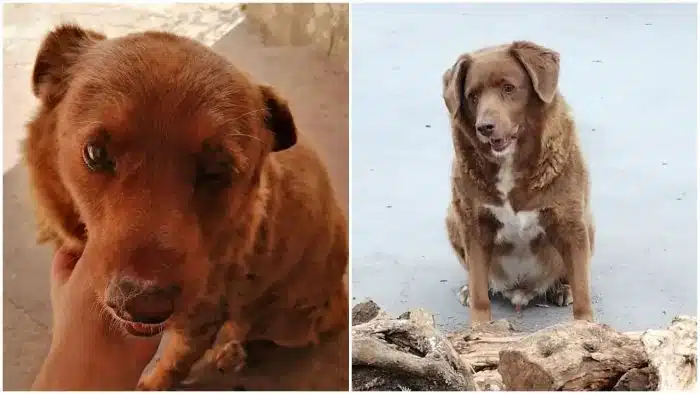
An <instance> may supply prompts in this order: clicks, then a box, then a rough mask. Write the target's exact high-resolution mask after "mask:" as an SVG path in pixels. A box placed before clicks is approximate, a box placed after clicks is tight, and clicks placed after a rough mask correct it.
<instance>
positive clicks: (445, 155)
mask: <svg viewBox="0 0 700 394" xmlns="http://www.w3.org/2000/svg"><path fill="white" fill-rule="evenodd" d="M695 14H696V6H695V5H680V6H669V5H624V6H613V5H597V6H591V5H567V6H562V5H544V6H543V5H471V6H462V5H391V6H385V5H354V6H353V7H352V32H353V38H352V73H353V79H352V84H353V85H352V92H353V97H352V113H353V116H352V146H353V177H352V180H353V184H352V187H353V207H352V208H353V212H352V214H353V215H352V216H353V228H352V237H353V238H352V248H353V257H352V258H353V271H352V289H353V299H354V301H355V302H359V301H361V300H363V299H364V298H365V297H371V298H373V299H374V300H375V301H377V302H378V303H379V304H380V305H382V306H383V307H384V308H386V309H387V310H389V311H390V312H392V313H400V312H403V311H405V310H406V309H407V308H411V307H417V306H422V307H425V308H428V309H429V310H431V311H433V312H435V313H437V314H438V315H437V320H438V323H439V324H440V325H441V326H443V327H444V328H446V329H450V330H452V329H457V328H460V327H463V326H464V325H465V324H466V322H467V321H468V312H467V310H466V309H465V308H464V307H462V306H461V305H460V304H459V303H458V301H457V297H456V295H455V294H456V292H457V290H458V289H459V287H460V286H462V285H463V284H464V282H465V281H466V275H465V273H464V271H463V270H462V268H461V267H460V266H459V264H458V262H457V259H456V257H455V256H454V255H453V253H452V251H451V249H450V246H449V244H448V242H447V239H446V235H445V230H444V224H443V223H444V221H443V220H444V219H443V218H444V214H445V210H446V207H447V203H448V201H449V181H448V177H449V168H450V160H451V157H452V146H451V138H450V132H449V125H448V117H447V114H446V111H445V109H444V107H443V102H442V98H441V75H442V72H443V71H444V70H445V69H446V68H447V67H450V66H451V65H452V63H453V62H454V60H455V59H456V57H457V56H458V55H459V54H460V53H462V52H467V51H471V50H474V49H477V48H480V47H482V46H486V45H491V44H499V43H503V42H508V41H512V40H517V39H530V40H533V41H536V42H539V43H541V44H543V45H546V46H549V47H551V48H554V49H556V50H558V51H560V53H561V56H562V57H561V59H562V60H561V61H562V74H561V81H560V82H561V84H560V87H561V90H562V92H563V93H564V95H565V96H566V97H567V99H568V100H569V102H570V104H572V106H573V108H574V113H575V115H576V118H577V122H578V127H579V130H580V135H581V139H582V143H583V146H584V150H585V154H586V155H587V157H588V161H589V164H590V168H591V172H592V178H593V206H594V211H595V214H596V222H597V228H598V232H597V237H596V239H597V251H596V254H595V256H594V258H593V262H592V275H591V276H592V286H593V289H592V290H593V295H594V308H595V312H596V314H597V318H598V320H600V321H602V322H605V323H609V324H611V325H612V326H614V327H615V328H617V329H621V330H641V329H645V328H651V327H663V326H665V325H666V324H668V323H669V322H670V320H671V318H672V317H673V316H674V315H676V314H680V313H684V314H696V310H697V301H696V300H697V287H696V280H697V255H696V246H697V245H696V108H697V102H696V90H695V89H696V83H697V81H696V70H697V64H696V16H695ZM570 314H571V311H570V309H567V308H556V307H552V308H529V309H526V310H525V311H524V314H523V316H522V317H521V318H516V315H515V313H514V312H513V311H512V309H511V307H508V306H505V305H502V304H495V305H494V316H495V317H496V318H502V317H505V318H512V319H515V324H516V325H518V326H520V327H522V328H524V329H536V328H540V327H543V326H546V325H549V324H551V323H554V322H556V321H561V320H564V319H569V318H570Z"/></svg>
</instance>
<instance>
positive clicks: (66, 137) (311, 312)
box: [24, 25, 348, 390]
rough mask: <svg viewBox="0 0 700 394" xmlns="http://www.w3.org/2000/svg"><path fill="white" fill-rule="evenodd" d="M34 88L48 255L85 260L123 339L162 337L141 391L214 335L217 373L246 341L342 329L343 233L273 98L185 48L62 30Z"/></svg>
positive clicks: (29, 145) (287, 340) (191, 44)
mask: <svg viewBox="0 0 700 394" xmlns="http://www.w3.org/2000/svg"><path fill="white" fill-rule="evenodd" d="M32 83H33V90H34V93H35V95H36V96H37V97H38V98H39V99H40V102H41V106H40V108H39V111H38V114H37V115H36V116H35V117H34V119H33V120H32V121H31V122H30V123H29V124H28V131H29V136H28V138H27V140H26V141H25V148H24V149H25V155H26V162H27V164H28V166H29V169H30V177H31V184H32V189H33V193H34V199H35V201H36V203H37V212H38V218H39V225H40V237H41V238H40V239H41V241H52V242H54V243H55V245H56V247H60V246H63V247H66V248H69V249H70V250H72V251H73V252H75V253H79V254H81V255H82V257H81V260H80V264H89V265H90V267H91V272H92V281H91V283H89V285H90V286H91V287H92V289H93V290H94V291H95V294H96V296H97V298H98V300H99V302H100V304H101V305H102V306H103V309H104V311H106V312H108V313H109V315H110V316H111V318H112V319H114V321H115V322H117V323H118V325H119V326H120V327H122V328H123V329H124V331H125V333H128V334H131V335H141V336H150V335H155V334H158V333H159V332H161V331H163V330H168V331H169V332H170V333H171V340H170V341H169V342H168V344H167V346H166V348H165V349H164V352H163V355H162V357H161V359H160V360H159V361H158V362H157V364H156V366H155V368H154V371H153V373H152V374H150V375H148V376H146V377H144V378H143V379H142V381H141V382H140V384H139V388H141V389H151V390H157V389H168V388H172V387H174V386H175V385H177V384H178V383H179V382H180V381H181V380H182V379H184V378H185V377H186V376H187V374H188V372H189V370H190V368H191V366H192V365H193V363H195V362H196V361H197V360H198V359H200V358H201V357H202V355H203V354H204V353H205V351H206V350H207V349H209V348H210V347H211V346H212V343H213V341H214V339H215V337H216V336H217V334H219V335H222V336H223V337H224V338H226V339H227V340H228V344H227V345H225V346H223V347H221V348H219V349H215V352H214V357H215V359H216V360H217V362H218V364H217V365H218V366H219V367H220V368H222V369H226V368H240V367H241V366H242V365H243V361H244V349H243V346H242V345H243V344H244V343H245V342H246V341H251V340H257V339H260V340H269V341H273V342H275V343H277V344H279V345H281V346H288V347H297V346H306V345H308V344H313V343H315V342H317V341H318V340H319V335H321V334H323V333H326V332H331V331H335V330H337V329H342V328H344V327H347V324H348V300H347V292H346V289H345V285H344V284H343V274H344V273H345V270H346V267H347V263H348V245H347V220H346V218H345V216H344V213H343V212H342V210H341V208H340V207H339V206H338V203H337V202H336V199H335V196H334V193H333V191H332V188H331V186H330V180H329V177H328V174H327V172H326V170H325V167H324V165H323V164H322V163H321V161H320V159H319V157H318V156H317V155H316V153H315V152H314V151H313V150H312V149H311V148H310V147H309V146H307V145H306V144H304V143H303V141H301V140H299V141H298V142H297V130H296V127H295V124H294V120H293V118H292V115H291V113H290V111H289V108H288V106H287V103H286V102H285V101H284V100H283V99H282V98H280V97H279V96H278V95H277V94H276V93H275V92H274V91H273V90H272V89H271V88H270V87H267V86H261V85H258V84H255V83H253V82H251V80H250V79H249V78H248V77H247V76H246V75H244V74H243V73H242V72H240V71H238V70H237V69H236V68H235V67H234V66H232V65H231V64H230V63H229V62H228V61H227V60H226V59H224V58H223V57H221V56H219V55H217V54H216V53H214V52H213V51H211V50H210V49H208V48H207V47H205V46H203V45H200V44H198V43H196V42H195V41H192V40H189V39H186V38H182V37H178V36H175V35H172V34H167V33H159V32H146V33H142V34H133V35H128V36H125V37H121V38H115V39H107V38H106V37H105V36H104V35H102V34H100V33H96V32H93V31H89V30H84V29H82V28H80V27H78V26H71V25H66V26H61V27H58V28H56V29H55V30H54V31H52V32H51V33H50V34H48V36H47V37H46V38H45V40H44V42H43V45H42V46H41V49H40V50H39V53H38V56H37V58H36V62H35V65H34V71H33V75H32ZM339 351H346V349H339ZM280 389H284V388H280ZM338 389H347V388H346V387H339V388H338Z"/></svg>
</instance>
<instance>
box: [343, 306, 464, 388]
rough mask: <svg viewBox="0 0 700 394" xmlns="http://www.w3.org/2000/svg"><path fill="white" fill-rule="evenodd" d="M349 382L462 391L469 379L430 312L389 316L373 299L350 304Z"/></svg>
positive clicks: (418, 310)
mask: <svg viewBox="0 0 700 394" xmlns="http://www.w3.org/2000/svg"><path fill="white" fill-rule="evenodd" d="M352 336H353V340H352V387H353V390H357V391H389V390H411V391H464V390H473V389H474V384H473V381H472V380H471V374H470V372H469V371H468V370H467V367H466V366H465V365H464V363H462V361H461V360H460V358H459V356H458V355H457V353H456V352H455V350H454V348H453V347H452V345H451V344H450V342H449V340H448V339H447V337H446V336H445V335H443V334H442V333H441V332H440V331H438V330H437V329H436V328H435V322H434V320H433V316H432V314H430V313H428V312H426V311H424V310H421V309H416V310H412V311H410V312H408V313H405V314H403V315H401V316H399V318H398V319H392V318H390V317H389V316H388V315H386V314H385V313H383V312H382V311H380V310H379V308H378V307H377V306H376V304H374V303H373V302H371V301H370V302H367V303H363V304H360V305H358V306H356V307H355V308H353V327H352Z"/></svg>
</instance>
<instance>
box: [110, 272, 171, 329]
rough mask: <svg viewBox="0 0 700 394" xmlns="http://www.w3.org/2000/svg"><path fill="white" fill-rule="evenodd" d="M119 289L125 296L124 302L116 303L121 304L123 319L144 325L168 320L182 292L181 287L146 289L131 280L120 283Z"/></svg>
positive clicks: (153, 287)
mask: <svg viewBox="0 0 700 394" xmlns="http://www.w3.org/2000/svg"><path fill="white" fill-rule="evenodd" d="M117 287H118V288H119V292H120V294H122V295H123V298H122V302H121V303H119V302H117V303H116V304H117V305H119V304H121V308H120V309H121V310H120V311H119V312H121V313H120V315H121V317H122V318H123V319H125V320H129V321H132V322H135V323H143V324H160V323H163V322H164V321H166V320H168V318H169V317H170V316H171V315H172V314H173V311H174V309H175V298H176V297H177V296H178V295H179V294H180V292H181V289H180V287H179V286H168V287H160V286H150V287H145V288H144V287H141V286H139V285H138V284H137V283H136V282H134V281H131V280H129V279H123V280H121V281H119V283H118V285H117ZM108 305H109V303H108ZM110 306H111V305H110Z"/></svg>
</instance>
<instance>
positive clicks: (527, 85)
mask: <svg viewBox="0 0 700 394" xmlns="http://www.w3.org/2000/svg"><path fill="white" fill-rule="evenodd" d="M558 77H559V54H558V53H556V52H554V51H552V50H550V49H547V48H544V47H541V46H539V45H536V44H534V43H531V42H525V41H520V42H514V43H512V44H508V45H503V46H498V47H492V48H485V49H483V50H480V51H477V52H473V53H469V54H464V55H462V56H460V57H459V59H458V60H457V62H456V63H455V65H454V66H453V67H452V68H450V69H448V70H447V71H446V72H445V74H444V75H443V97H444V100H445V104H446V106H447V109H448V111H449V114H450V118H451V124H452V136H453V144H454V149H455V157H454V160H453V167H452V201H451V203H450V205H449V208H448V214H447V219H446V224H447V232H448V237H449V240H450V242H451V244H452V246H453V248H454V250H455V252H456V254H457V255H458V257H459V259H460V262H461V263H462V265H463V266H464V267H465V268H466V269H467V270H468V273H469V278H468V279H469V286H468V299H469V301H468V304H469V307H470V314H471V317H472V322H474V323H479V322H484V321H488V320H490V319H491V306H490V300H489V282H490V281H491V282H492V283H493V281H499V280H500V281H504V280H506V278H504V276H505V275H506V272H507V271H508V270H509V269H513V268H514V267H506V266H504V265H503V264H506V260H505V259H502V257H503V256H504V255H507V254H508V253H509V252H510V251H511V250H512V245H509V244H508V243H507V242H501V241H499V239H497V234H498V232H499V230H501V229H502V228H503V227H504V223H502V222H501V221H499V220H498V219H497V217H496V215H495V214H494V213H493V212H495V211H493V210H492V209H487V207H488V206H491V207H494V206H495V207H501V206H506V204H507V203H510V205H511V206H512V212H515V213H516V214H517V213H521V212H525V211H530V212H532V211H534V212H537V213H536V214H535V215H536V216H535V217H536V219H535V220H537V221H538V222H539V225H540V226H541V228H542V230H543V231H542V232H541V233H540V234H539V235H537V236H536V238H534V239H533V240H532V241H531V242H530V244H529V247H530V248H531V250H532V255H534V256H535V260H536V261H537V264H539V267H537V270H538V271H539V274H538V275H536V277H534V278H528V279H527V280H524V281H522V282H521V283H515V287H516V288H515V289H511V290H508V291H512V290H517V287H521V290H522V291H524V292H530V293H528V294H530V295H532V294H534V293H535V292H537V293H541V292H542V291H544V290H548V289H549V290H551V289H552V287H553V286H555V285H556V284H557V283H563V286H565V288H566V289H567V290H568V289H570V294H569V296H573V304H574V305H573V314H574V318H575V319H586V320H592V318H593V314H592V307H591V297H590V285H589V261H590V258H591V254H592V252H593V243H594V233H595V231H594V225H593V218H592V214H591V210H590V205H589V193H590V192H589V189H590V187H589V175H588V171H587V169H586V164H585V161H584V158H583V155H582V153H581V149H580V147H579V142H578V136H577V133H576V129H575V126H574V121H573V119H572V116H571V115H570V112H569V107H568V105H567V104H566V102H565V100H564V98H563V97H562V96H561V94H560V93H559V91H558V89H557V83H558ZM506 84H511V85H512V86H510V87H505V85H506ZM484 118H488V119H489V120H490V121H492V123H494V124H495V125H496V127H495V133H496V134H498V136H499V137H505V138H508V139H509V138H513V140H512V141H513V144H514V146H515V151H514V154H513V156H512V167H511V168H512V174H513V181H514V183H513V184H512V186H513V187H512V189H511V190H510V191H509V192H506V193H505V195H504V193H503V192H502V191H499V189H498V188H497V184H498V182H499V180H500V178H499V171H500V170H501V169H502V168H503V167H502V166H503V165H505V164H503V163H504V161H503V159H502V158H500V159H499V158H498V157H496V155H495V154H494V153H493V152H492V150H491V145H490V141H491V140H489V142H485V141H484V140H485V138H483V136H481V135H478V134H477V133H478V132H477V130H476V125H477V123H479V122H482V120H483V119H484ZM482 123H483V122H482ZM521 231H523V230H522V229H521ZM509 263H510V264H517V263H518V262H514V261H512V260H511V261H509ZM516 269H517V268H516ZM512 279H513V278H511V282H518V281H517V279H516V280H512ZM568 286H570V288H568ZM508 291H505V292H504V294H506V293H508ZM565 303H566V302H565Z"/></svg>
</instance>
